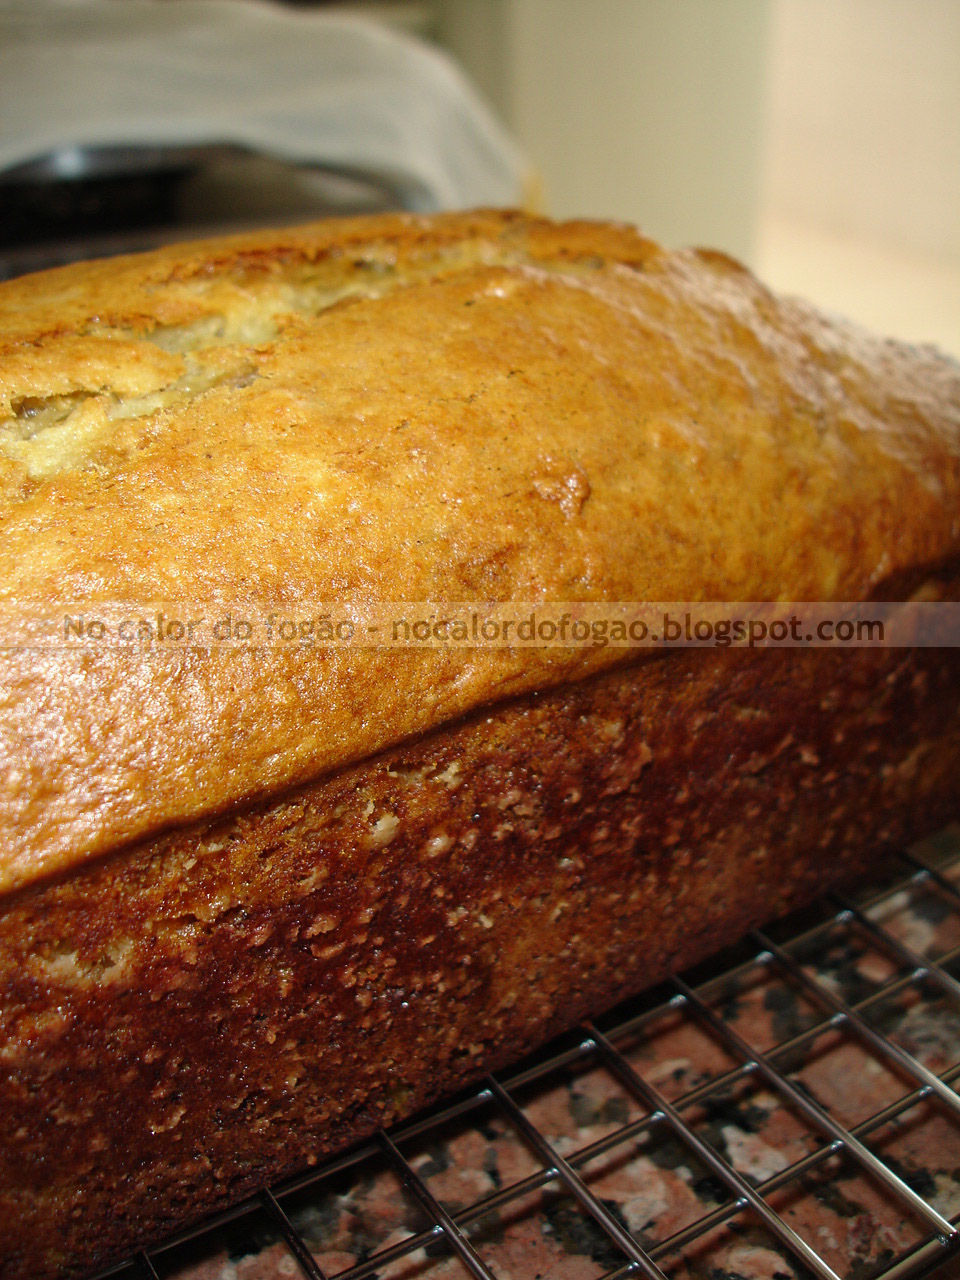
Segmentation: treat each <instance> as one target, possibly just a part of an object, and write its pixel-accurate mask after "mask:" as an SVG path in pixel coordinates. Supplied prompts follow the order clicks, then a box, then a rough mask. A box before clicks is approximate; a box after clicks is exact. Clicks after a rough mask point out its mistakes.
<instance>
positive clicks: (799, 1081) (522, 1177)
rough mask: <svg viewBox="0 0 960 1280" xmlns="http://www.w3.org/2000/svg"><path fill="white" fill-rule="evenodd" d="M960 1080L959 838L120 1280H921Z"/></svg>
mask: <svg viewBox="0 0 960 1280" xmlns="http://www.w3.org/2000/svg"><path fill="white" fill-rule="evenodd" d="M958 1080H960V829H958V828H951V829H950V830H948V831H947V832H944V833H941V835H940V836H938V837H937V838H936V839H935V840H932V841H929V842H926V843H925V844H924V845H923V846H919V847H917V848H915V849H912V850H911V851H909V852H905V853H904V854H903V855H902V856H901V858H900V859H899V862H898V863H897V865H896V866H895V867H894V868H893V873H892V874H891V875H889V876H888V877H887V878H885V880H884V882H883V883H882V884H879V885H874V886H872V887H871V888H870V889H869V890H867V891H865V892H864V893H862V894H860V895H858V896H857V897H856V898H855V899H847V898H840V897H835V896H834V897H831V898H829V899H827V900H825V901H823V902H821V903H819V904H817V905H816V906H815V907H814V908H812V909H810V910H808V911H806V912H804V913H802V914H801V915H799V916H794V917H791V918H790V919H788V920H786V921H781V922H778V923H777V924H776V925H775V926H772V927H770V928H768V929H766V930H763V931H755V932H754V933H753V934H751V935H750V937H749V938H747V939H746V940H745V941H744V942H743V943H742V944H741V945H740V946H739V947H738V948H737V949H736V950H735V951H733V952H731V953H728V954H726V955H725V956H724V957H722V958H718V959H716V960H714V961H712V962H711V963H710V964H709V965H707V966H701V967H700V968H699V969H698V970H696V971H695V972H693V973H689V974H685V975H683V976H681V977H678V978H676V979H673V980H672V981H671V982H669V983H667V984H665V985H664V986H661V987H659V988H657V989H656V990H655V991H653V992H649V993H647V994H646V995H644V996H643V997H642V998H641V999H639V1000H636V1001H633V1002H631V1003H630V1004H628V1005H625V1006H621V1007H619V1008H618V1009H616V1010H613V1011H611V1012H610V1013H608V1014H607V1015H606V1016H604V1017H603V1018H598V1019H596V1020H595V1021H593V1022H589V1023H585V1024H584V1025H582V1026H581V1027H580V1028H578V1029H577V1031H576V1032H575V1033H573V1034H571V1035H570V1036H568V1037H565V1038H564V1039H562V1040H561V1041H558V1042H555V1043H554V1044H552V1045H550V1046H548V1047H547V1048H546V1049H545V1050H544V1051H543V1052H542V1053H540V1054H539V1055H537V1056H536V1058H534V1059H532V1060H530V1061H528V1062H526V1063H524V1064H521V1065H520V1066H518V1067H516V1068H515V1069H513V1070H512V1071H509V1072H505V1073H502V1074H500V1075H495V1076H494V1075H491V1076H488V1077H487V1078H486V1079H485V1080H484V1081H482V1082H481V1084H480V1085H479V1086H478V1087H477V1088H476V1089H474V1090H472V1091H470V1092H468V1093H466V1094H463V1095H461V1096H459V1097H457V1098H455V1099H453V1100H450V1101H448V1102H447V1103H446V1104H444V1105H443V1106H440V1107H438V1108H435V1109H433V1110H432V1111H430V1112H429V1113H427V1114H425V1115H422V1116H419V1117H417V1118H415V1119H414V1120H412V1121H409V1122H407V1123H405V1124H402V1125H400V1126H398V1127H396V1128H394V1129H393V1130H391V1131H390V1132H389V1133H388V1132H381V1133H379V1134H377V1135H376V1137H375V1138H373V1139H371V1140H370V1141H368V1142H365V1143H363V1144H362V1145H360V1146H359V1147H357V1148H355V1149H354V1150H352V1151H350V1152H348V1153H347V1154H345V1155H341V1156H339V1157H338V1158H336V1159H334V1160H330V1161H327V1162H326V1163H324V1164H322V1165H320V1166H318V1167H315V1168H313V1169H310V1170H308V1171H305V1172H304V1173H303V1174H302V1175H300V1176H299V1177H296V1178H294V1179H292V1180H288V1181H287V1182H285V1183H284V1184H282V1185H280V1186H275V1187H271V1188H264V1189H263V1190H262V1191H260V1193H259V1194H257V1195H255V1196H252V1197H250V1198H249V1199H248V1200H246V1201H244V1202H243V1203H242V1204H240V1205H237V1206H235V1207H234V1208H233V1209H231V1210H230V1211H229V1212H227V1213H223V1214H220V1215H218V1216H217V1217H216V1218H215V1219H212V1220H209V1221H207V1222H205V1223H203V1224H201V1226H199V1227H193V1228H191V1229H190V1230H188V1231H184V1232H181V1233H180V1234H178V1235H176V1236H174V1237H171V1238H169V1239H167V1240H164V1241H161V1242H159V1243H157V1244H156V1245H155V1246H154V1247H152V1248H151V1249H149V1250H147V1251H145V1252H142V1253H140V1254H139V1255H138V1256H137V1257H135V1258H131V1259H130V1260H129V1261H128V1262H126V1263H124V1264H122V1265H120V1266H117V1267H114V1268H112V1269H111V1270H110V1271H109V1272H105V1273H103V1274H102V1280H106V1277H108V1276H109V1277H111V1278H112V1280H174V1278H175V1280H212V1278H213V1277H219V1276H220V1275H222V1276H224V1277H226V1276H231V1277H242V1280H280V1278H281V1277H284V1278H286V1277H291V1276H293V1277H297V1276H301V1277H307V1280H461V1278H462V1277H465V1276H466V1277H470V1276H472V1277H475V1278H476V1280H535V1278H536V1277H544V1278H546V1277H549V1278H550V1280H592V1277H594V1276H596V1277H597V1278H598V1280H626V1277H628V1276H630V1277H632V1276H643V1277H651V1278H652V1277H657V1278H658V1280H662V1278H663V1277H669V1280H726V1278H727V1277H744V1278H745V1280H809V1278H810V1277H816V1278H817V1280H868V1278H869V1280H914V1278H915V1277H919V1276H922V1275H924V1274H927V1273H928V1272H929V1271H930V1270H931V1269H932V1268H935V1267H939V1266H942V1265H944V1264H946V1263H948V1262H949V1260H951V1259H960V1096H958V1093H957V1088H958V1087H960V1086H958V1084H957V1082H958ZM956 1265H957V1274H960V1262H958V1263H957V1264H956ZM218 1268H219V1269H218ZM951 1274H952V1272H951Z"/></svg>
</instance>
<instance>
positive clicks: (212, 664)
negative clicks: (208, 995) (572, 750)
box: [0, 213, 960, 889]
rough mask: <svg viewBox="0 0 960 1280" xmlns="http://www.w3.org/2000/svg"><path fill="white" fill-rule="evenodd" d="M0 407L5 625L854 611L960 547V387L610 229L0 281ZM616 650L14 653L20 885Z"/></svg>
mask: <svg viewBox="0 0 960 1280" xmlns="http://www.w3.org/2000/svg"><path fill="white" fill-rule="evenodd" d="M2 413H5V414H6V415H7V416H6V418H4V419H2V421H0V489H2V493H3V502H2V517H0V521H2V523H0V582H2V584H3V587H2V593H3V601H5V602H7V603H9V602H15V601H18V600H34V601H47V600H51V599H53V600H59V599H68V600H70V601H72V602H73V601H83V600H86V601H103V600H118V599H119V600H125V599H126V600H143V599H148V600H149V599H158V598H159V599H170V598H182V599H187V600H194V601H207V602H224V601H225V602H228V603H234V602H238V601H244V600H256V599H261V600H266V601H276V600H281V601H285V602H287V603H289V604H291V605H295V604H296V603H297V602H300V601H304V600H311V601H312V600H318V599H325V600H331V599H356V600H361V601H368V600H434V599H436V600H451V599H487V598H493V599H501V600H506V599H524V600H596V599H601V600H603V599H605V600H697V599H728V600H750V599H777V598H779V599H796V600H803V599H859V598H861V597H864V596H867V595H869V594H870V593H871V592H874V591H876V590H878V589H880V588H881V587H882V584H883V582H884V581H885V580H886V579H888V578H889V577H891V575H897V574H899V573H903V572H912V571H914V570H916V569H917V568H918V567H919V566H923V565H924V564H926V563H929V562H933V561H943V560H944V559H947V558H949V557H951V556H956V555H957V554H958V551H960V516H958V512H960V369H958V367H957V365H956V364H955V363H953V362H951V361H949V360H948V359H946V358H945V357H942V356H939V355H938V354H936V353H935V352H933V351H931V350H928V349H913V348H908V347H905V346H902V345H898V344H895V343H892V342H883V341H880V340H877V339H872V338H868V337H866V336H864V335H862V334H859V333H856V332H854V331H853V330H851V329H849V328H848V327H845V326H842V325H840V324H838V323H832V322H828V321H827V320H825V319H824V318H822V317H820V316H819V315H817V314H816V313H815V312H813V311H812V310H811V309H809V308H807V307H805V306H802V305H801V304H799V303H794V302H788V301H781V300H777V299H776V298H774V297H773V296H772V295H771V294H770V293H769V292H768V291H767V290H765V289H764V288H763V287H762V286H761V285H760V284H758V283H757V282H756V281H755V280H754V279H753V278H752V277H751V276H750V275H749V274H748V273H747V272H746V271H745V270H744V269H743V268H741V267H739V266H738V265H737V264H735V263H732V262H731V261H730V260H728V259H726V258H724V257H722V256H721V255H716V254H708V253H702V252H693V251H688V252H681V253H666V252H663V251H661V250H659V249H658V248H657V247H656V246H655V245H653V244H651V243H650V242H649V241H647V240H644V239H642V238H641V237H639V236H637V235H636V234H635V233H634V232H632V231H630V230H629V229H626V228H622V227H613V226H609V225H603V224H590V223H571V224H565V225H554V224H551V223H548V222H546V221H541V220H535V219H528V218H524V217H520V216H518V215H513V214H500V213H479V214H471V215H449V216H445V217H439V218H433V219H423V218H413V217H404V216H396V217H383V218H375V219H368V220H362V219H361V220H355V221H350V222H343V223H338V222H331V223H325V224H318V225H317V226H314V227H308V228H301V229H297V230H294V231H289V232H269V233H257V234H255V235H250V236H246V237H237V238H231V239H227V240H222V241H211V242H207V243H201V244H197V245H192V246H186V247H177V248H174V249H163V250H160V251H158V252H156V253H153V254H148V255H144V256H142V257H137V258H130V259H123V260H119V261H114V262H109V263H94V264H84V265H79V266H75V267H68V268H63V269H60V270H58V271H54V272H50V273H46V274H44V275H41V276H36V277H28V278H25V279H24V280H21V281H13V282H10V283H8V284H6V285H4V286H3V287H2V288H0V414H2ZM571 495H572V496H571ZM225 530H229V534H225ZM615 656H616V655H615V654H614V652H613V651H601V652H599V653H596V652H594V653H591V654H589V655H586V654H584V653H583V652H579V653H573V652H567V651H563V650H551V651H537V650H532V649H526V650H516V651H513V652H500V653H491V652H483V651H477V650H474V651H470V650H461V651H458V652H456V653H449V652H439V651H433V652H430V653H409V652H403V651H393V650H345V651H339V652H328V653H325V654H320V653H306V654H304V653H302V652H300V653H297V654H292V653H290V652H272V653H268V654H267V655H263V654H260V655H255V654H246V655H243V654H237V653H226V652H214V653H210V654H206V655H201V654H197V653H193V654H191V653H180V654H177V655H174V656H173V657H170V658H164V657H154V658H151V659H148V658H145V657H144V658H140V659H137V660H132V659H131V657H130V656H129V655H124V654H122V653H118V652H117V651H113V652H99V653H85V654H79V655H78V654H75V653H64V652H59V653H57V652H47V653H43V654H40V653H36V652H33V653H28V652H20V653H19V654H13V655H10V654H7V655H4V656H3V659H2V664H0V824H2V829H3V831H4V832H5V834H6V839H5V840H4V842H3V846H2V850H0V888H4V889H9V888H12V887H15V886H18V885H25V884H28V883H30V882H31V881H34V880H35V879H37V878H38V877H41V876H44V875H49V874H52V873H55V872H62V871H64V870H66V869H68V868H70V867H71V866H76V865H79V864H81V863H82V862H83V861H84V860H86V859H88V858H89V857H91V856H93V855H95V854H98V853H102V852H105V851H107V850H110V849H112V848H115V847H116V846H117V845H118V844H120V843H124V842H130V841H133V840H136V839H140V838H143V837H146V836H147V835H149V834H150V833H154V832H157V831H159V830H161V829H163V828H164V827H166V826H168V825H169V824H170V823H171V822H175V821H177V822H181V821H189V820H192V819H196V818H199V817H201V816H203V815H205V814H211V813H216V812H220V811H223V810H224V809H226V808H228V807H229V806H230V805H234V804H237V803H240V802H248V801H251V800H255V799H257V798H262V797H266V796H269V795H271V794H277V793H278V792H279V791H281V790H282V789H283V788H285V787H289V786H291V785H294V784H299V783H303V782H306V781H308V780H309V779H311V778H316V777H318V776H320V775H321V774H323V773H324V772H326V771H329V770H331V769H335V768H339V767H342V766H343V765H345V764H346V763H349V762H351V761H356V760H361V759H363V758H364V757H366V756H368V755H369V754H370V753H372V752H374V751H377V750H380V749H383V748H384V747H386V746H388V745H390V744H391V743H396V742H399V741H401V740H403V739H404V738H407V737H409V736H410V735H413V734H417V733H420V732H423V731H427V730H430V729H432V728H434V727H436V726H437V725H440V724H443V723H445V722H449V721H451V720H452V719H454V718H456V717H457V716H459V715H462V714H464V713H465V712H468V711H469V710H470V709H472V708H476V707H479V706H482V705H487V704H495V703H498V702H500V701H502V700H503V699H506V698H509V697H511V696H513V695H516V694H520V693H523V692H524V691H529V690H531V689H536V688H540V687H546V686H549V685H551V684H556V683H558V682H562V681H565V680H571V679H578V678H582V677H584V676H586V675H587V674H588V673H589V671H590V670H591V669H592V668H595V667H598V666H602V665H604V664H608V663H610V662H611V661H613V660H614V658H615ZM671 660H672V659H671ZM147 724H149V726H150V728H149V729H146V728H145V725H147Z"/></svg>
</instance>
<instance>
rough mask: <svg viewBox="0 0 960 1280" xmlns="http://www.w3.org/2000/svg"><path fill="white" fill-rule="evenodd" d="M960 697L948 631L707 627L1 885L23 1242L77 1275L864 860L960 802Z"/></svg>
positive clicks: (0, 1027) (13, 1188)
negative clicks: (801, 632) (843, 640)
mask: <svg viewBox="0 0 960 1280" xmlns="http://www.w3.org/2000/svg"><path fill="white" fill-rule="evenodd" d="M958 700H960V654H958V651H956V650H943V651H935V650H924V651H913V652H907V651H893V650H867V649H861V650H857V651H856V652H830V651H826V650H815V651H813V650H808V651H786V650H779V651H769V650H768V651H756V652H754V653H752V654H751V653H744V652H725V653H717V652H711V651H704V650H700V651H696V652H688V653H685V654H681V655H678V656H677V657H676V660H670V661H660V662H656V663H650V664H646V665H641V666H636V667H633V668H632V669H630V670H626V671H619V672H611V673H606V674H602V675H599V676H596V677H594V678H592V679H590V680H587V681H583V682H580V683H578V684H575V685H570V686H566V687H564V688H561V689H557V690H553V691H547V692H535V693H532V694H529V695H526V696H525V697H523V698H520V699H518V700H515V701H513V702H512V703H510V704H507V705H501V706H500V707H498V708H496V709H495V710H493V711H480V712H477V713H474V714H473V715H472V716H470V717H468V718H467V719H466V720H464V721H462V722H460V723H459V724H456V725H446V726H442V727H441V728H439V729H437V730H436V731H434V732H433V733H431V734H429V735H427V736H425V737H424V738H423V739H421V740H419V741H417V742H413V743H409V744H406V745H403V746H400V747H396V748H392V749H391V750H390V751H388V752H386V753H384V754H382V755H381V756H379V757H375V758H373V759H371V760H368V761H364V762H362V763H360V764H358V765H356V766H352V767H350V768H348V769H346V770H344V771H342V772H340V773H338V774H335V775H333V776H331V777H330V778H328V779H326V780H325V781H322V782H320V783H317V784H313V785H311V786H308V787H305V788H300V789H298V790H297V791H296V792H293V793H290V794H288V795H287V796H285V797H283V798H282V799H280V800H276V801H274V802H272V803H270V804H266V805H261V806H258V807H256V808H254V809H252V810H250V811H246V812H243V813H241V814H238V815H236V816H234V817H231V818H224V819H219V820H215V821H209V822H205V823H203V824H200V825H198V826H194V827H192V828H189V829H186V830H183V831H180V832H173V833H169V834H167V835H164V836H161V837H159V838H157V839H155V840H151V841H148V842H145V843H144V844H143V845H141V846H139V847H138V848H133V849H129V850H127V851H126V852H121V853H117V854H115V855H113V856H111V857H109V858H107V859H105V860H102V861H101V862H100V863H93V864H89V865H88V866H86V867H83V868H79V869H77V870H75V871H74V872H73V873H72V874H71V875H70V876H68V877H65V878H64V879H62V880H61V881H60V882H59V883H55V884H50V885H47V886H35V887H33V888H30V889H27V890H25V891H23V892H21V893H19V894H17V895H14V896H13V897H12V898H9V899H8V901H7V904H6V907H5V909H4V911H3V912H2V913H0V989H2V991H3V999H2V1001H0V1058H2V1061H3V1065H4V1071H3V1072H2V1074H0V1129H2V1131H3V1133H4V1134H5V1140H4V1143H3V1144H2V1146H0V1242H2V1243H0V1276H2V1277H4V1280H7V1278H8V1277H9V1280H14V1278H15V1280H52V1278H53V1277H58V1278H59V1280H66V1278H67V1277H71V1278H72V1277H78V1276H81V1275H84V1274H86V1273H87V1272H88V1271H89V1270H90V1269H92V1268H93V1267H95V1266H99V1265H105V1264H106V1263H108V1262H110V1261H112V1260H113V1259H114V1258H116V1257H120V1256H122V1255H123V1254H124V1253H125V1252H127V1251H129V1250H130V1249H132V1248H133V1247H134V1246H135V1245H138V1244H142V1243H145V1242H147V1241H149V1240H151V1239H155V1238H156V1237H157V1236H158V1235H159V1234H161V1233H162V1232H164V1231H165V1230H167V1229H170V1228H171V1227H174V1226H182V1225H183V1224H184V1221H185V1220H187V1219H192V1218H194V1217H196V1216H197V1215H198V1214H200V1213H202V1212H204V1211H207V1210H213V1209H216V1208H220V1207H223V1206H224V1205H225V1204H226V1203H229V1202H231V1201H233V1200H235V1199H237V1198H239V1197H241V1196H243V1195H244V1194H246V1193H249V1192H251V1191H253V1190H255V1189H256V1188H257V1187H258V1186H260V1185H262V1183H263V1182H264V1181H266V1180H269V1179H271V1178H274V1177H278V1176H280V1175H283V1174H284V1173H286V1172H292V1171H293V1170H295V1169H298V1168H302V1167H303V1166H304V1165H306V1164H309V1163H311V1162H313V1161H315V1160H316V1159H318V1158H319V1157H322V1156H323V1155H324V1154H326V1153H328V1152H331V1151H334V1150H337V1149H339V1148H341V1147H342V1146H344V1145H346V1144H348V1143H351V1142H354V1141H356V1140H358V1139H360V1138H362V1137H363V1136H365V1135H366V1134H369V1133H370V1132H371V1131H372V1130H373V1129H374V1128H375V1127H376V1126H377V1125H378V1124H382V1123H386V1122H389V1121H392V1120H395V1119H398V1118H400V1117H402V1116H405V1115H407V1114H409V1113H410V1111H411V1110H413V1109H414V1108H418V1107H420V1106H422V1105H424V1104H425V1103H427V1102H429V1101H431V1100H432V1099H433V1098H435V1097H436V1096H438V1095H439V1094H441V1093H443V1092H446V1091H450V1090H453V1089H455V1088H457V1087H459V1086H460V1085H463V1084H465V1083H467V1082H469V1081H473V1080H475V1079H477V1078H478V1077H479V1076H481V1075H482V1074H483V1073H484V1072H485V1071H489V1070H492V1069H496V1068H498V1067H500V1066H503V1065H504V1064H505V1063H506V1062H508V1061H512V1060H515V1059H516V1058H517V1057H518V1056H519V1055H520V1054H522V1053H524V1052H526V1051H527V1050H529V1049H530V1048H532V1047H533V1046H534V1045H535V1044H536V1043H537V1042H538V1041H539V1040H540V1039H542V1038H543V1037H545V1036H548V1035H550V1034H552V1033H554V1032H557V1031H559V1030H561V1029H563V1028H565V1027H568V1026H570V1025H572V1024H573V1023H575V1022H576V1020H577V1019H578V1018H581V1017H583V1016H591V1015H595V1014H597V1013H598V1012H600V1011H601V1010H602V1009H603V1008H604V1007H605V1006H606V1005H607V1004H608V1003H609V1002H611V1001H613V1000H616V999H619V998H621V997H623V996H626V995H629V994H631V993H632V992H635V991H637V990H639V989H640V988H641V987H643V986H645V985H647V984H648V983H650V982H653V981H656V980H657V979H659V978H661V977H663V976H664V975H665V974H666V973H668V972H671V971H674V970H675V969H676V968H677V967H678V966H681V967H683V966H686V965H689V964H691V963H694V962H695V961H697V960H699V959H702V958H704V957H705V956H706V955H708V954H712V953H713V952H714V951H715V950H716V949H717V948H718V947H720V946H722V945H724V944H725V943H728V942H731V941H733V940H734V939H735V938H736V937H738V936H739V935H740V934H741V933H742V932H743V931H744V930H746V929H747V928H749V927H750V926H751V925H756V924H758V923H760V922H762V921H765V920H767V919H768V918H769V917H771V916H773V915H776V914H778V913H779V912H782V911H784V910H787V909H788V908H790V907H792V906H795V905H797V904H798V903H801V902H804V901H806V900H807V899H809V898H811V897H812V896H814V895H815V894H817V893H819V892H821V891H822V890H824V889H825V888H827V887H828V886H831V885H835V884H837V883H838V882H839V881H842V880H844V879H846V878H848V877H852V876H854V875H862V874H864V873H867V872H868V871H869V870H870V869H871V868H875V867H876V865H877V859H878V856H879V855H880V854H881V853H882V852H883V851H884V850H885V849H888V848H895V847H897V846H898V845H899V844H900V843H901V842H902V841H904V840H909V839H910V838H912V837H913V836H915V835H917V834H919V833H921V832H923V831H927V830H930V829H934V828H935V827H936V826H937V825H938V824H940V823H941V822H942V821H944V820H945V819H947V818H949V817H951V816H956V815H957V812H958V800H960V797H958V793H957V786H958V778H960V716H958ZM371 818H374V819H375V821H374V822H371ZM54 1153H55V1154H54Z"/></svg>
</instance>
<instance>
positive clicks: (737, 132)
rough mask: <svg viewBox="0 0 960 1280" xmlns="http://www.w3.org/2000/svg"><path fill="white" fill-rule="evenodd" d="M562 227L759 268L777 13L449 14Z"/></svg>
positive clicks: (646, 9)
mask: <svg viewBox="0 0 960 1280" xmlns="http://www.w3.org/2000/svg"><path fill="white" fill-rule="evenodd" d="M440 9H441V14H442V15H443V17H442V22H443V36H444V39H445V40H446V41H447V43H449V44H450V45H451V46H452V47H453V48H454V50H455V51H456V52H458V53H459V55H460V57H461V59H462V60H463V61H464V62H465V64H466V65H467V67H468V69H469V70H470V71H471V73H472V74H473V76H474V78H475V79H476V80H477V82H478V83H479V84H480V85H481V87H482V88H483V89H485V91H486V92H487V95H488V96H489V97H490V98H491V100H492V101H493V102H494V104H495V105H496V106H497V107H499V109H500V111H501V114H502V115H503V116H504V118H505V120H506V122H507V124H508V125H509V126H510V127H511V128H512V129H513V131H514V133H515V134H516V136H517V137H518V139H519V141H520V143H521V145H523V146H524V147H525V148H526V150H527V153H528V154H529V155H530V157H531V159H532V161H533V164H534V167H535V169H536V171H537V173H538V175H539V177H540V180H541V182H542V197H541V199H542V203H543V206H544V208H545V209H546V211H547V212H549V213H552V214H556V215H558V216H577V215H584V216H595V217H610V218H622V219H625V220H627V221H630V222H636V223H638V224H639V225H641V226H642V227H643V229H644V230H646V231H647V232H649V233H650V234H652V235H654V236H656V237H657V238H659V239H662V240H665V241H666V242H668V243H671V244H681V243H707V244H712V245H717V246H719V247H722V248H725V249H727V250H728V251H730V252H733V253H738V254H740V255H741V256H744V257H747V258H749V257H751V256H752V253H753V248H754V243H755V230H756V216H757V210H758V193H759V177H760V174H759V156H760V141H761V125H762V95H763V84H762V77H763V69H764V64H765V28H766V24H767V16H768V7H767V3H766V0H444V2H443V3H441V6H440Z"/></svg>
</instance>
